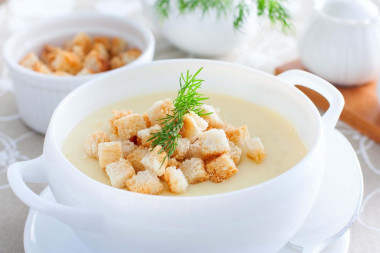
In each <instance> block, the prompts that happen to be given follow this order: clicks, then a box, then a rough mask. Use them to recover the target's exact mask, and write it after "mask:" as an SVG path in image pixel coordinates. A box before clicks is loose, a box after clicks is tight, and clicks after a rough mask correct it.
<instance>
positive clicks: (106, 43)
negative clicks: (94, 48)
mask: <svg viewBox="0 0 380 253" xmlns="http://www.w3.org/2000/svg"><path fill="white" fill-rule="evenodd" d="M93 40H94V43H100V44H102V45H103V46H104V47H105V48H106V49H107V50H110V49H111V43H110V40H109V39H108V38H107V37H105V36H98V37H94V39H93Z"/></svg>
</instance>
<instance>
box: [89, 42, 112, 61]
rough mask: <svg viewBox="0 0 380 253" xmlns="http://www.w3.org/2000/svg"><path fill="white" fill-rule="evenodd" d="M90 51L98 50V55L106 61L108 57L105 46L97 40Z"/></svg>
mask: <svg viewBox="0 0 380 253" xmlns="http://www.w3.org/2000/svg"><path fill="white" fill-rule="evenodd" d="M91 51H96V52H98V53H99V56H100V57H101V58H102V59H104V60H106V61H108V59H109V58H110V55H109V53H108V51H107V48H106V47H105V46H104V45H103V44H101V43H98V42H96V43H94V46H93V47H92V49H91ZM91 51H90V53H91Z"/></svg>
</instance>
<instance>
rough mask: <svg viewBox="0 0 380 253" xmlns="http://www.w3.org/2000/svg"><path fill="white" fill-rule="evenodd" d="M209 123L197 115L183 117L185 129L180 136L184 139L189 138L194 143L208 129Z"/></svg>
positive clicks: (183, 128) (191, 114)
mask: <svg viewBox="0 0 380 253" xmlns="http://www.w3.org/2000/svg"><path fill="white" fill-rule="evenodd" d="M207 126H208V124H207V121H205V120H204V119H202V118H201V117H199V116H198V115H197V114H196V113H194V112H190V113H188V114H186V115H185V116H184V117H183V127H182V129H181V131H180V135H182V137H184V138H189V139H190V142H191V143H193V142H194V141H195V140H196V138H197V137H198V135H199V134H200V133H201V132H202V131H204V130H206V129H207Z"/></svg>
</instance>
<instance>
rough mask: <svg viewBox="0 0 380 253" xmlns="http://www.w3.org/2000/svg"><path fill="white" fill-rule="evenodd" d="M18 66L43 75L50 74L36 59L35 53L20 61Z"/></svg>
mask: <svg viewBox="0 0 380 253" xmlns="http://www.w3.org/2000/svg"><path fill="white" fill-rule="evenodd" d="M20 65H21V66H24V67H26V68H28V69H31V70H34V71H36V72H39V73H43V74H50V73H51V71H50V69H49V68H48V67H47V66H46V65H45V64H43V63H42V62H41V61H40V60H39V59H38V57H37V55H36V54H35V53H29V54H27V55H26V56H25V57H24V58H23V59H22V60H21V61H20Z"/></svg>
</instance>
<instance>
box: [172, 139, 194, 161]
mask: <svg viewBox="0 0 380 253" xmlns="http://www.w3.org/2000/svg"><path fill="white" fill-rule="evenodd" d="M189 148H190V140H189V139H188V138H179V139H178V141H177V148H176V149H175V150H174V153H173V156H172V157H174V158H176V159H178V160H183V159H185V158H186V155H187V152H188V151H189Z"/></svg>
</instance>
